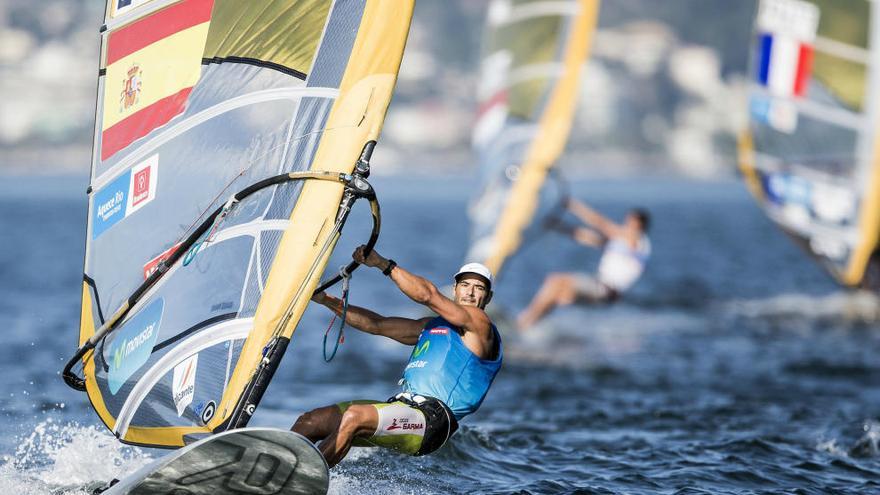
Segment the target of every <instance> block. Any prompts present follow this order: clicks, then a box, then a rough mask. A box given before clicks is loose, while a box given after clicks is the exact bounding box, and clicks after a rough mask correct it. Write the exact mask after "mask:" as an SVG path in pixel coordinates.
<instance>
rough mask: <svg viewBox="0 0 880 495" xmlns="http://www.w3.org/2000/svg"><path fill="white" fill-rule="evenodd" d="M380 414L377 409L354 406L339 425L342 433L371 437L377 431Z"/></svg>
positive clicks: (346, 412) (344, 415)
mask: <svg viewBox="0 0 880 495" xmlns="http://www.w3.org/2000/svg"><path fill="white" fill-rule="evenodd" d="M377 420H378V414H377V413H376V408H375V407H373V406H370V405H354V406H351V407H349V408H348V409H346V410H345V413H343V414H342V421H340V423H339V431H340V433H342V432H344V433H346V434H348V435H351V436H364V435H370V434H372V433H373V432H374V431H375V430H376V422H377Z"/></svg>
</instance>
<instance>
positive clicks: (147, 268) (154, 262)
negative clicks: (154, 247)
mask: <svg viewBox="0 0 880 495" xmlns="http://www.w3.org/2000/svg"><path fill="white" fill-rule="evenodd" d="M178 247H180V243H179V242H178V243H177V244H175V245H173V246H171V247H170V248H168V249H167V250H165V251H164V252H162V254H160V255H159V256H156V257H155V258H153V259H151V260H150V261H148V262H147V264H145V265H144V280H146V279H148V278H150V275H152V274H153V273H154V272H155V271H156V270H158V269H159V263H161V262H163V261H165V260H167V259H168V258H170V257H171V255H172V254H174V251H177V248H178Z"/></svg>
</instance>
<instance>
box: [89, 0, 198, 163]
mask: <svg viewBox="0 0 880 495" xmlns="http://www.w3.org/2000/svg"><path fill="white" fill-rule="evenodd" d="M213 6H214V0H184V1H182V2H180V3H176V4H173V5H171V6H169V7H167V8H164V9H161V10H159V11H157V12H155V13H153V14H152V15H149V16H147V17H144V18H141V19H139V20H137V21H135V22H133V23H131V24H130V25H128V26H125V27H123V28H121V29H119V30H116V31H113V32H112V33H110V35H109V37H108V39H107V47H106V60H105V64H106V66H105V67H106V78H105V81H106V83H105V84H106V90H105V91H104V106H103V108H104V115H103V121H102V122H101V160H106V159H107V158H109V157H111V156H112V155H113V154H114V153H116V152H117V151H119V150H121V149H123V148H125V147H127V146H128V145H130V144H131V143H133V142H134V141H136V140H137V139H140V138H142V137H144V136H146V135H147V134H149V133H150V132H151V131H152V130H153V129H156V128H157V127H160V126H162V125H165V124H166V123H168V122H169V121H170V120H171V119H173V118H174V117H175V116H177V115H179V114H180V113H181V112H183V110H184V108H185V107H186V101H187V98H188V97H189V94H190V93H191V92H192V88H193V86H195V85H196V83H197V82H198V80H199V76H200V74H201V63H202V54H203V53H204V51H205V42H206V40H207V37H208V26H209V24H210V20H211V10H212V8H213ZM169 54H172V55H171V56H169Z"/></svg>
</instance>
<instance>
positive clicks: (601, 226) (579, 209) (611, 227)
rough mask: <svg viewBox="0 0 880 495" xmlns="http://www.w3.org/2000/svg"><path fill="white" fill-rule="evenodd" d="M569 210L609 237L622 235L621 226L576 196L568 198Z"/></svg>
mask: <svg viewBox="0 0 880 495" xmlns="http://www.w3.org/2000/svg"><path fill="white" fill-rule="evenodd" d="M568 210H569V211H570V212H572V213H573V214H574V216H576V217H578V218H579V219H580V220H581V221H582V222H584V223H585V224H587V225H592V226H593V227H595V228H596V230H598V231H599V233H601V234H602V235H603V236H605V237H607V238H612V237H618V236H620V235H622V232H621V228H620V226H619V225H617V224H616V223H614V222H612V221H611V220H609V219H608V218H606V217H605V216H604V215H602V214H601V213H599V212H597V211H596V210H594V209H592V208H590V207H589V206H587V205H586V204H585V203H582V202H580V201H578V200H576V199H574V198H571V199H569V200H568Z"/></svg>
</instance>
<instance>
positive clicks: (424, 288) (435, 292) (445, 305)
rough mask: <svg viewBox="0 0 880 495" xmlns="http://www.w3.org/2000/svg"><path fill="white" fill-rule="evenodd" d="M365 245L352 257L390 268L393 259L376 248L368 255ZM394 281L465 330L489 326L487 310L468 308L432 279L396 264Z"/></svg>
mask: <svg viewBox="0 0 880 495" xmlns="http://www.w3.org/2000/svg"><path fill="white" fill-rule="evenodd" d="M363 251H364V246H360V247H359V248H357V249H356V250H355V252H354V255H353V256H352V257H353V258H354V260H355V261H357V262H358V263H361V264H364V265H366V266H370V267H374V268H381V269H382V270H383V271H384V270H385V269H387V267H388V266H389V264H390V261H389V260H387V259H385V258H383V257H382V256H381V255H380V254H379V253H377V252H376V251H372V252H370V254H369V256H366V257H365V256H364V252H363ZM389 276H390V277H391V280H393V281H394V283H395V284H397V287H398V288H399V289H400V291H401V292H403V293H404V295H406V296H407V297H408V298H410V299H412V300H413V301H415V302H417V303H419V304H422V305H424V306H427V307H428V308H429V309H431V310H432V311H434V312H435V313H437V314H438V315H440V316H442V317H443V319H445V320H446V321H448V322H449V323H451V324H453V325H455V326H457V327H461V328H463V329H464V330H465V331H468V330H474V329H477V328H481V327H484V329H488V328H489V325H490V323H489V317H488V316H486V313H484V312H483V310H481V309H479V308H476V307H469V306H468V307H466V306H461V305H459V304H456V303H455V301H453V300H452V299H449V298H448V297H446V296H444V295H443V294H442V293H441V292H440V290H439V289H438V288H437V286H436V285H434V284H433V283H431V281H430V280H428V279H426V278H424V277H420V276H418V275H416V274H414V273H411V272H409V271H407V270H405V269H403V268H401V267H399V266H395V267H394V268H393V269H392V270H391V273H390V274H389Z"/></svg>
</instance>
